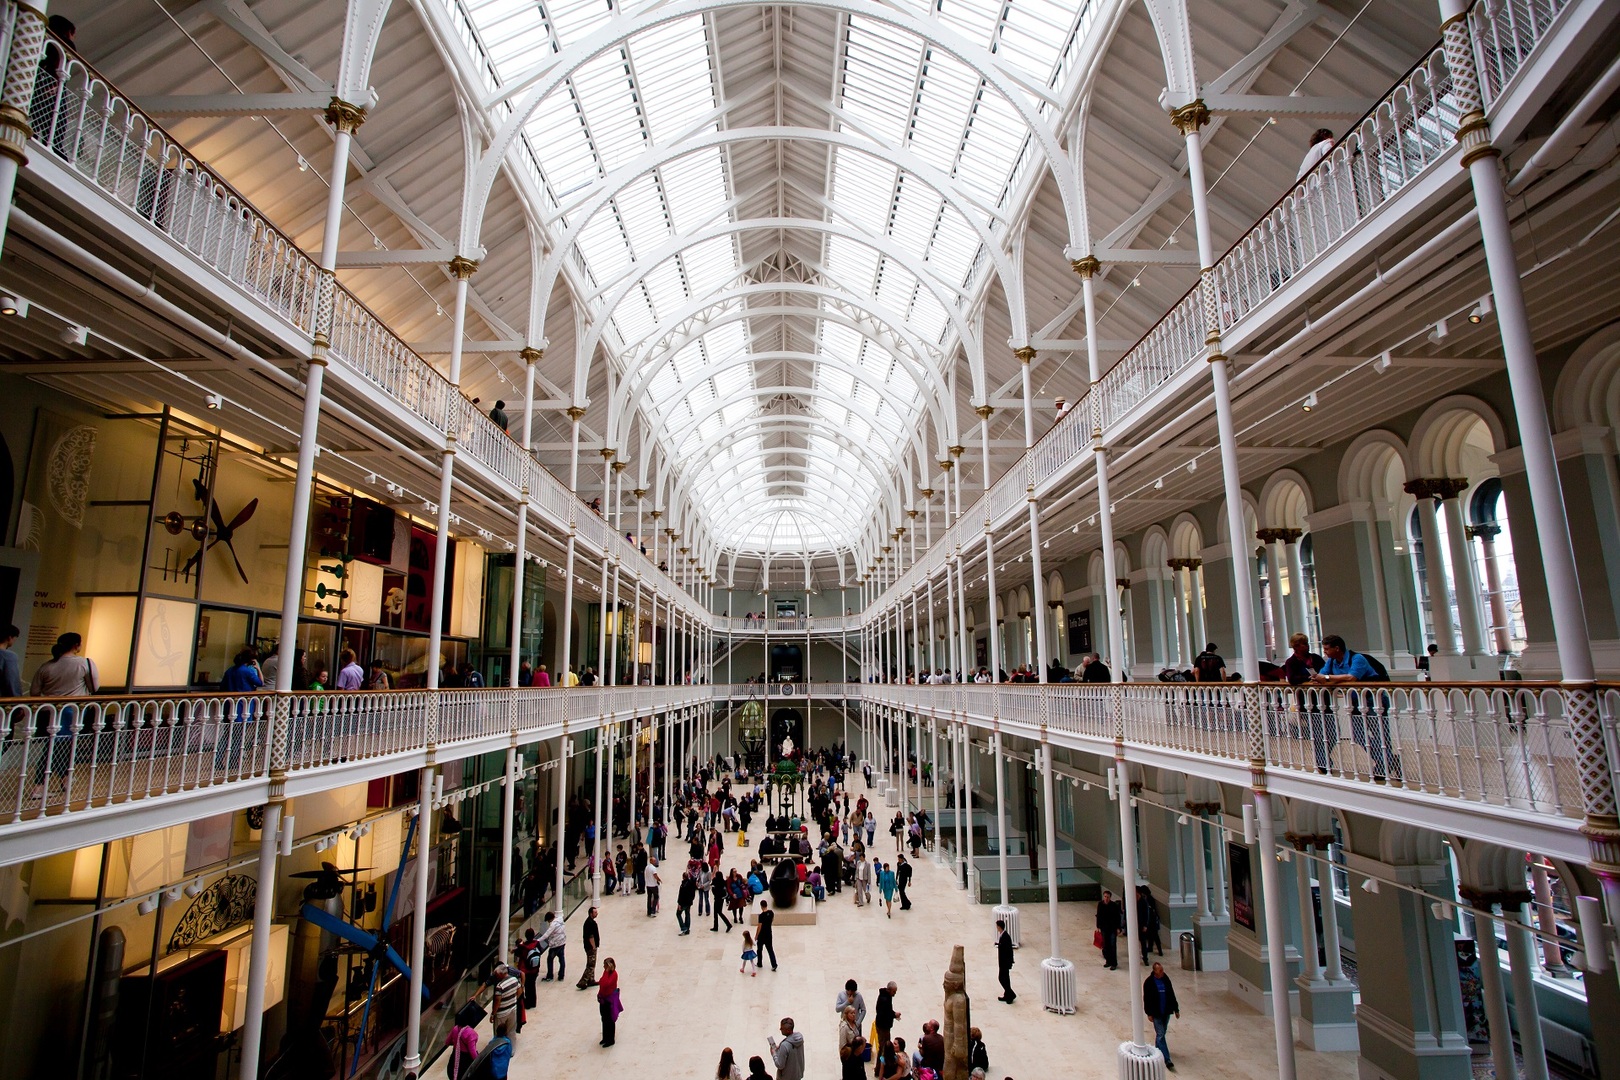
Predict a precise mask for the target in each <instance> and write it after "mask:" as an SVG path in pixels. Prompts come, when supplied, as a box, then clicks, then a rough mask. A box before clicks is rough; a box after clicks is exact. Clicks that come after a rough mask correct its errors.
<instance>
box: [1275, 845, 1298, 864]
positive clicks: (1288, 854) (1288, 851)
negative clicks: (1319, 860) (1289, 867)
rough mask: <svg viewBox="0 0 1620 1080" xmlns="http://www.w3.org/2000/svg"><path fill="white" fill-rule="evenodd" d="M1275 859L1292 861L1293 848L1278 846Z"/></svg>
mask: <svg viewBox="0 0 1620 1080" xmlns="http://www.w3.org/2000/svg"><path fill="white" fill-rule="evenodd" d="M1277 861H1278V862H1293V861H1294V852H1293V849H1292V848H1278V849H1277Z"/></svg>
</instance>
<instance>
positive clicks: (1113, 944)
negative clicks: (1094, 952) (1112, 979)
mask: <svg viewBox="0 0 1620 1080" xmlns="http://www.w3.org/2000/svg"><path fill="white" fill-rule="evenodd" d="M1124 923H1125V908H1124V907H1123V906H1122V905H1121V904H1120V902H1119V901H1118V900H1115V899H1114V894H1113V893H1111V892H1109V891H1108V890H1107V889H1104V890H1103V894H1102V899H1101V900H1099V901H1098V902H1097V933H1098V934H1100V935H1101V936H1102V954H1103V966H1104V967H1106V968H1107V969H1108V970H1109V971H1118V970H1119V928H1120V927H1121V926H1122V925H1124Z"/></svg>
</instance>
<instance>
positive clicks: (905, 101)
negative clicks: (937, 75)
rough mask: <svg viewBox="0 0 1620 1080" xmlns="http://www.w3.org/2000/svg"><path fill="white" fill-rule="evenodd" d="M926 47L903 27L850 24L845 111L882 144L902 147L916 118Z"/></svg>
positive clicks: (856, 21)
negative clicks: (914, 104)
mask: <svg viewBox="0 0 1620 1080" xmlns="http://www.w3.org/2000/svg"><path fill="white" fill-rule="evenodd" d="M921 62H922V43H921V42H919V41H918V40H917V39H916V38H914V37H912V36H911V35H910V34H908V33H906V32H905V31H903V30H900V29H898V28H897V27H892V26H889V25H887V24H886V23H880V22H876V21H873V20H870V19H850V20H849V29H848V30H847V31H846V37H845V48H844V95H843V102H842V104H843V107H844V110H845V111H846V112H847V113H849V115H850V118H851V119H852V120H853V121H855V122H856V123H857V124H858V125H859V126H861V127H862V128H864V129H865V130H866V131H868V132H870V133H871V134H872V135H875V136H877V137H878V138H881V139H884V140H886V141H889V142H899V141H900V140H901V139H902V138H903V137H904V136H905V131H906V124H907V122H908V121H909V120H910V118H911V104H912V97H913V94H914V91H915V88H916V77H917V68H918V65H919V64H920V63H921Z"/></svg>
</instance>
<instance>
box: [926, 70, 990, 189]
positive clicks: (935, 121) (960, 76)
mask: <svg viewBox="0 0 1620 1080" xmlns="http://www.w3.org/2000/svg"><path fill="white" fill-rule="evenodd" d="M980 84H981V80H980V78H979V76H978V74H977V73H976V72H974V71H972V70H970V69H969V68H968V66H967V65H966V64H963V63H962V62H961V61H960V60H958V59H956V58H955V57H954V56H951V55H949V54H947V53H944V52H941V51H939V50H937V49H936V50H934V51H932V52H931V53H930V55H929V58H928V64H927V67H926V68H925V69H924V71H923V97H924V100H925V101H926V105H927V107H926V108H923V109H919V110H918V111H917V116H916V118H915V119H914V120H913V121H912V125H911V142H910V145H911V149H912V150H914V151H916V152H917V154H919V155H920V156H921V157H922V158H923V159H924V160H925V161H927V162H928V163H929V164H931V165H933V166H935V167H936V168H938V169H940V170H941V171H942V172H945V173H946V174H949V173H950V172H951V170H952V169H954V168H955V167H956V155H957V152H958V151H959V150H960V149H961V146H962V124H963V121H964V120H965V119H966V117H967V115H968V110H969V109H971V108H972V107H973V101H974V99H975V98H976V97H977V96H978V93H979V86H980Z"/></svg>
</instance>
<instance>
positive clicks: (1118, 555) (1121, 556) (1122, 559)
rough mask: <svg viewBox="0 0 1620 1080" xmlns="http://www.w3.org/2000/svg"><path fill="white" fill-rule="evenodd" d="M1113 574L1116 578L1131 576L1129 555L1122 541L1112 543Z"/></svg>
mask: <svg viewBox="0 0 1620 1080" xmlns="http://www.w3.org/2000/svg"><path fill="white" fill-rule="evenodd" d="M1114 574H1115V576H1116V577H1129V576H1130V574H1131V553H1130V551H1129V550H1128V549H1127V548H1126V547H1125V543H1124V541H1122V540H1115V541H1114Z"/></svg>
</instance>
